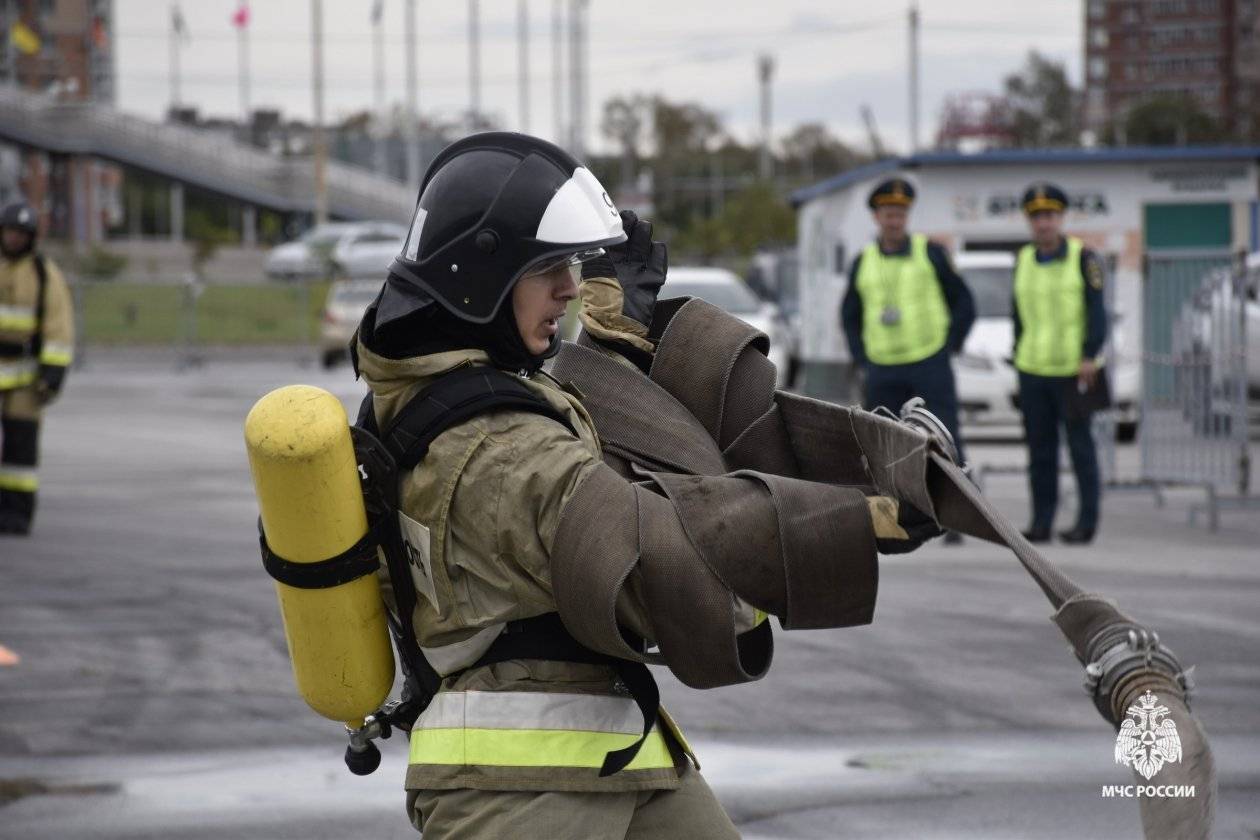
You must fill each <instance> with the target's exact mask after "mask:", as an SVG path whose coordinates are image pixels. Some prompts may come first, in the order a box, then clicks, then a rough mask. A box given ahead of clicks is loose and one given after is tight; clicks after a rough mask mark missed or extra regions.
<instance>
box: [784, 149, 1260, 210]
mask: <svg viewBox="0 0 1260 840" xmlns="http://www.w3.org/2000/svg"><path fill="white" fill-rule="evenodd" d="M1204 160H1212V161H1228V160H1260V146H1122V147H1118V148H1110V147H1109V148H1094V149H990V150H988V151H985V152H977V153H974V154H967V153H964V152H922V153H920V154H917V155H909V156H907V157H891V158H884V159H883V160H880V161H876V162H875V163H869V164H867V165H866V166H859V167H858V168H857V169H850V170H848V171H847V172H841V173H840V174H839V175H835V176H833V177H831V178H827V179H826V180H824V181H819V182H818V183H816V184H811V185H810V186H808V187H802V188H800V189H799V190H796V191H795V192H793V193H792V194H791V196H789V199H790V201H791V202H792V206H794V207H800V206H801V205H802V204H805V203H806V202H809V201H813V200H814V199H816V198H821V197H822V196H825V195H830V194H831V193H833V192H836V191H838V190H842V189H844V188H845V187H847V186H849V185H851V184H856V183H860V182H862V181H865V180H868V179H870V178H875V177H878V176H880V175H882V174H884V173H886V172H891V171H895V170H898V169H914V168H917V167H924V166H1003V165H1009V164H1026V165H1028V166H1044V165H1047V164H1082V163H1156V162H1163V161H1204Z"/></svg>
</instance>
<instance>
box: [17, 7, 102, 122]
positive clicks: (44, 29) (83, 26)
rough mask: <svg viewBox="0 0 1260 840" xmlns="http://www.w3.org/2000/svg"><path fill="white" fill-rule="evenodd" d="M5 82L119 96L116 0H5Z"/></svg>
mask: <svg viewBox="0 0 1260 840" xmlns="http://www.w3.org/2000/svg"><path fill="white" fill-rule="evenodd" d="M0 25H2V26H3V27H4V29H3V32H0V84H17V85H18V86H20V87H23V88H26V89H28V90H37V91H44V92H55V93H56V94H57V95H58V96H59V97H60V98H62V99H69V100H76V99H77V100H84V99H86V100H92V101H95V102H104V103H108V104H112V103H113V102H114V95H115V85H114V3H113V0H0Z"/></svg>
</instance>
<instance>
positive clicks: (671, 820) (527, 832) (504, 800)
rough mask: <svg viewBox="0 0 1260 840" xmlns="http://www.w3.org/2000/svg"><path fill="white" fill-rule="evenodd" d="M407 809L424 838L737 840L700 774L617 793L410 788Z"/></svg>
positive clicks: (692, 771) (689, 770) (689, 772)
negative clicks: (672, 785) (666, 785)
mask: <svg viewBox="0 0 1260 840" xmlns="http://www.w3.org/2000/svg"><path fill="white" fill-rule="evenodd" d="M407 812H408V816H409V817H410V818H411V822H412V824H413V825H415V826H416V828H419V829H421V830H422V831H423V833H424V837H425V840H499V838H508V837H511V838H519V840H738V838H739V832H738V831H737V830H736V829H735V826H734V824H733V823H732V822H731V820H730V817H728V816H727V815H726V812H725V811H723V810H722V806H721V805H720V804H719V803H718V801H717V798H716V797H715V796H714V795H713V791H711V790H710V789H709V786H708V784H706V783H705V781H704V778H703V777H702V776H701V775H700V773H699V772H698V771H697V770H695V769H693V768H691V767H687V768H686V769H685V770H684V771H683V776H682V785H681V786H680V787H679V788H678V789H676V790H644V791H624V792H618V793H562V792H556V791H550V792H535V791H519V792H518V791H492V790H470V789H467V788H464V789H459V790H415V791H409V792H408V793H407Z"/></svg>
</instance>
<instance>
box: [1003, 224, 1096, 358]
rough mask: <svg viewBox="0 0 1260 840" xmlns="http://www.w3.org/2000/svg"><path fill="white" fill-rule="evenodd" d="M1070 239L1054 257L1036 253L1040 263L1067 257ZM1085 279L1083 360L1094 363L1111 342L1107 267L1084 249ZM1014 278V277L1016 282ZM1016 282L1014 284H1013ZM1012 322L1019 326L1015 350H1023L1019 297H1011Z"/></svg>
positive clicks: (1094, 254) (1058, 249) (1054, 253)
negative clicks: (1105, 287)
mask: <svg viewBox="0 0 1260 840" xmlns="http://www.w3.org/2000/svg"><path fill="white" fill-rule="evenodd" d="M1067 248H1068V243H1067V237H1066V236H1065V237H1063V238H1062V241H1060V242H1059V247H1058V248H1057V249H1056V250H1055V251H1054V252H1053V253H1051V254H1043V253H1041V252H1040V251H1037V252H1036V257H1037V262H1038V263H1042V264H1044V263H1048V262H1054V261H1055V260H1061V259H1063V258H1064V257H1065V256H1067ZM1081 276H1082V277H1084V278H1085V284H1084V286H1085V344H1084V346H1083V347H1082V348H1081V353H1082V358H1085V359H1092V358H1094V357H1096V356H1097V355H1098V354H1099V353H1101V352H1102V348H1103V345H1104V344H1105V343H1106V342H1107V308H1106V306H1105V302H1104V300H1103V267H1102V260H1101V259H1100V258H1099V256H1098V254H1097V253H1096V252H1094V251H1093V250H1091V249H1090V248H1081ZM1013 277H1014V275H1012V278H1013ZM1012 282H1013V280H1012ZM1011 318H1012V320H1013V321H1014V324H1015V343H1014V344H1013V345H1012V350H1011V353H1012V355H1013V354H1014V352H1015V351H1014V349H1013V348H1015V347H1018V346H1019V337H1020V335H1021V334H1022V333H1023V330H1024V325H1023V323H1022V321H1021V320H1020V317H1019V306H1018V305H1017V304H1016V303H1015V296H1014V295H1013V294H1012V295H1011Z"/></svg>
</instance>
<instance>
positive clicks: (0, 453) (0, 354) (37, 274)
mask: <svg viewBox="0 0 1260 840" xmlns="http://www.w3.org/2000/svg"><path fill="white" fill-rule="evenodd" d="M36 229H37V220H36V217H35V211H34V210H32V209H31V207H30V206H29V205H28V204H26V203H25V202H23V201H17V202H13V203H11V204H8V205H6V206H5V207H4V208H3V209H2V210H0V533H7V534H18V535H25V534H28V533H30V530H31V523H32V521H33V519H34V516H35V496H36V493H37V491H38V490H39V478H38V476H37V474H36V471H35V468H36V465H37V464H38V462H39V424H40V418H41V415H42V414H43V410H44V407H45V406H47V405H48V404H49V403H50V402H52V401H53V400H54V399H55V398H56V397H57V395H58V394H59V393H60V392H61V388H62V385H63V384H64V383H65V378H66V369H67V368H68V367H69V365H70V360H71V352H72V349H73V345H74V322H73V312H72V309H73V307H72V305H71V298H70V290H69V287H67V285H66V281H65V278H64V277H63V276H62V274H61V270H60V269H58V268H57V266H56V264H55V263H54V262H53V261H52V260H50V259H48V258H47V257H45V256H44V255H43V254H40V253H38V252H37V251H36V250H35V244H36V233H37V230H36Z"/></svg>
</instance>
